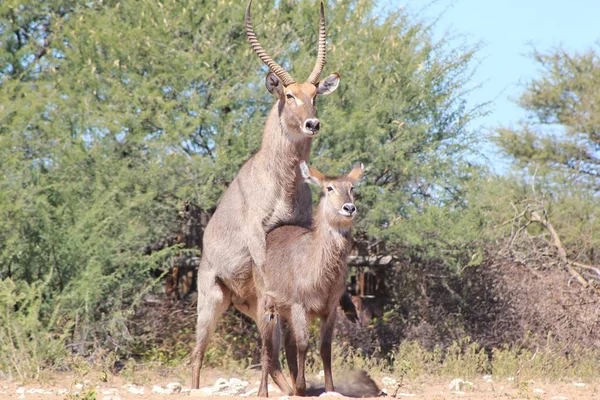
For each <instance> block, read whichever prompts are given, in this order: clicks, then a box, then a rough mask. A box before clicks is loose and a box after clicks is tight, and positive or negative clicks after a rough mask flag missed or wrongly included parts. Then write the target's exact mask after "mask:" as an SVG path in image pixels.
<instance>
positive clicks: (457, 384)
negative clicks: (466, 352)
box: [448, 378, 473, 391]
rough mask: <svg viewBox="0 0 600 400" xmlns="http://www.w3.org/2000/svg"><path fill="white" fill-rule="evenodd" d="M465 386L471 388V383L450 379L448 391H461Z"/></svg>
mask: <svg viewBox="0 0 600 400" xmlns="http://www.w3.org/2000/svg"><path fill="white" fill-rule="evenodd" d="M465 386H468V387H473V382H469V381H465V380H463V379H460V378H455V379H452V381H451V382H450V384H449V385H448V389H450V390H454V391H461V390H462V389H463V388H464V387H465Z"/></svg>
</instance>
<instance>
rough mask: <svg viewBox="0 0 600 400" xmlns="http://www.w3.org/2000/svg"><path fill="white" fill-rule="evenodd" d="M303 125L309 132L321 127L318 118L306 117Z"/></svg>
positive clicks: (316, 130)
mask: <svg viewBox="0 0 600 400" xmlns="http://www.w3.org/2000/svg"><path fill="white" fill-rule="evenodd" d="M304 126H305V127H306V129H307V130H309V131H311V132H318V131H319V129H321V123H320V122H319V120H318V119H307V120H306V121H305V122H304Z"/></svg>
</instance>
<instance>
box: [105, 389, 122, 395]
mask: <svg viewBox="0 0 600 400" xmlns="http://www.w3.org/2000/svg"><path fill="white" fill-rule="evenodd" d="M102 394H105V395H115V394H119V391H118V390H117V389H116V388H110V389H104V390H103V391H102Z"/></svg>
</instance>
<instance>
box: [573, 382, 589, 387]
mask: <svg viewBox="0 0 600 400" xmlns="http://www.w3.org/2000/svg"><path fill="white" fill-rule="evenodd" d="M573 386H575V387H586V386H587V385H586V384H585V383H583V382H573Z"/></svg>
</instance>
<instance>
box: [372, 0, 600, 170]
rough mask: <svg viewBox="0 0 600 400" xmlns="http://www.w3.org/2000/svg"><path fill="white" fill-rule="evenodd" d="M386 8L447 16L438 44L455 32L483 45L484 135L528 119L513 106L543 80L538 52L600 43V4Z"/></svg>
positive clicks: (480, 98)
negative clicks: (531, 83)
mask: <svg viewBox="0 0 600 400" xmlns="http://www.w3.org/2000/svg"><path fill="white" fill-rule="evenodd" d="M380 5H381V6H382V7H383V8H384V9H385V8H390V7H392V8H396V7H406V8H407V9H408V10H409V12H410V13H411V14H413V15H417V16H418V17H422V18H425V19H426V20H428V21H433V20H434V19H435V18H437V17H439V16H441V18H440V20H439V22H438V24H437V25H436V28H435V34H436V36H437V38H441V37H442V36H443V35H445V34H446V33H447V32H450V33H452V34H455V35H460V36H462V38H463V39H466V40H467V42H468V43H478V42H481V44H482V48H481V50H480V52H479V54H478V56H477V57H478V61H480V63H481V64H480V65H479V66H478V68H477V72H476V73H475V75H474V77H473V83H474V84H480V85H481V88H480V89H478V90H475V91H474V92H472V93H471V94H470V95H469V96H470V97H469V101H470V102H472V104H477V103H482V102H486V101H493V104H492V105H491V106H490V111H491V112H490V114H489V115H488V116H487V117H485V118H482V119H481V120H480V121H479V123H478V124H477V125H476V126H475V127H473V128H476V129H478V128H481V129H482V130H484V129H488V128H492V127H494V126H499V125H503V126H511V125H512V126H514V124H515V123H516V122H517V121H519V120H520V119H523V118H525V113H524V112H523V111H522V110H521V109H520V108H519V107H518V106H517V105H516V104H515V102H514V101H513V100H516V99H517V98H518V97H519V95H520V93H521V92H522V90H523V85H524V83H525V82H526V81H527V80H528V79H531V78H533V77H535V76H536V75H537V72H538V67H537V66H536V65H535V64H534V62H533V60H532V59H531V58H530V57H528V54H530V53H531V51H532V49H533V48H536V49H538V50H541V51H546V50H550V49H552V48H555V47H558V46H562V47H563V48H565V49H567V50H576V51H585V50H587V49H589V48H591V47H593V46H594V43H598V41H599V40H600V0H571V1H565V0H521V1H516V0H504V1H490V0H437V1H431V0H402V1H401V0H382V1H381V3H380ZM486 153H488V154H487V155H488V157H490V158H492V161H493V158H494V157H495V154H494V153H495V152H494V151H492V150H491V148H490V150H488V151H486ZM496 164H497V166H498V168H496V169H497V170H498V169H500V170H502V169H504V167H503V166H502V165H501V164H503V163H502V162H501V161H500V160H499V159H498V160H497V163H496ZM498 172H500V171H498Z"/></svg>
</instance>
